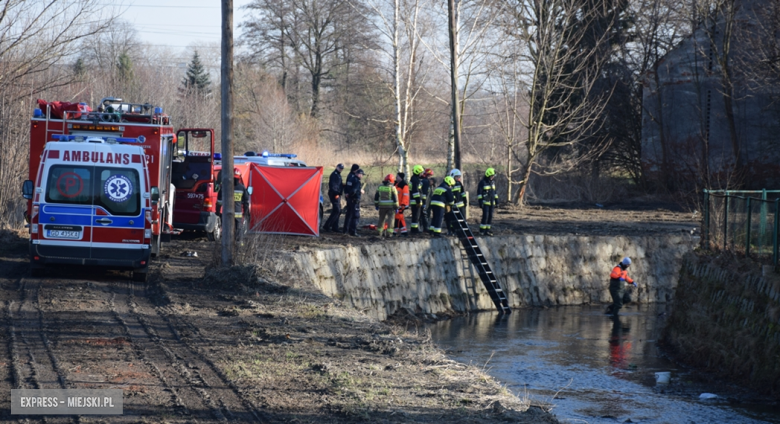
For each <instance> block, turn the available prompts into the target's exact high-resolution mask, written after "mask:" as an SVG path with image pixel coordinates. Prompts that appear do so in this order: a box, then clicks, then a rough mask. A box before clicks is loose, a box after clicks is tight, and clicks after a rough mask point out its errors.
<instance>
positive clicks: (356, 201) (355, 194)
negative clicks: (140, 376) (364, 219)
mask: <svg viewBox="0 0 780 424" xmlns="http://www.w3.org/2000/svg"><path fill="white" fill-rule="evenodd" d="M352 175H353V176H354V177H353V180H352V185H351V186H348V187H347V188H346V189H345V190H344V195H345V196H346V197H347V216H348V217H349V220H347V219H346V218H344V219H345V221H344V229H345V233H347V234H349V235H351V236H353V237H360V236H359V235H358V233H357V228H358V221H360V198H361V196H362V195H363V193H365V192H366V191H365V190H364V188H363V187H364V184H363V182H362V181H361V180H362V178H363V175H365V172H363V170H362V169H359V168H358V170H356V171H355V173H354V174H352Z"/></svg>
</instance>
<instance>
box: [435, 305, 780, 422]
mask: <svg viewBox="0 0 780 424" xmlns="http://www.w3.org/2000/svg"><path fill="white" fill-rule="evenodd" d="M666 307H667V306H666V305H649V306H648V305H645V306H642V307H641V308H637V307H636V306H632V307H630V308H628V310H626V309H623V310H621V315H620V316H618V317H614V318H613V317H609V316H606V315H604V313H603V312H604V311H603V308H601V307H590V306H568V307H559V308H551V309H527V310H516V311H514V312H513V313H512V314H511V315H509V316H500V315H498V314H497V313H482V314H476V315H471V316H468V317H461V318H457V319H454V320H451V321H445V322H441V323H437V324H436V325H434V326H432V327H431V331H432V334H433V337H434V340H436V342H437V343H438V344H439V346H441V347H442V348H444V349H445V350H447V351H449V353H450V354H451V355H452V356H453V357H454V358H455V359H457V360H460V361H462V362H466V363H472V364H474V365H478V366H480V367H484V369H485V370H486V371H488V372H489V373H490V374H492V375H493V376H495V377H496V378H498V379H499V380H500V381H502V382H504V383H507V384H508V385H509V387H510V388H511V389H513V390H514V391H516V392H518V391H519V392H522V391H527V392H528V393H529V394H530V395H531V396H532V397H533V398H536V399H537V400H539V401H550V400H552V398H553V396H556V393H558V395H557V396H556V399H555V400H554V401H553V403H554V404H555V409H554V411H553V412H554V413H555V414H556V415H558V417H559V418H561V419H564V418H565V419H568V420H584V421H586V422H588V423H598V422H613V423H614V422H616V421H615V420H616V419H617V420H618V421H617V422H624V421H625V420H627V419H631V420H632V421H633V422H649V423H686V424H687V423H690V422H719V423H720V422H733V423H752V422H766V421H763V420H769V421H771V422H780V415H779V414H777V413H776V412H770V413H765V412H762V413H760V414H759V413H758V412H755V410H750V409H745V408H741V407H740V408H739V409H734V408H732V405H730V404H729V403H728V402H725V401H721V402H720V403H718V402H715V403H702V402H700V401H699V400H698V396H699V394H700V393H702V392H703V391H708V392H713V393H716V394H717V393H718V389H719V388H712V387H706V386H701V385H698V384H694V383H690V382H689V381H688V380H690V379H691V378H690V375H689V373H688V372H687V371H686V370H683V369H679V368H678V367H676V366H675V365H674V364H672V363H671V362H669V361H668V360H667V359H665V357H664V356H663V354H662V352H661V351H660V350H659V349H658V347H657V344H656V339H657V337H658V335H659V332H660V328H661V325H662V322H663V319H664V317H665V316H666V314H667V310H666ZM657 371H671V372H672V376H673V380H672V385H670V386H656V384H655V378H654V374H655V372H657ZM721 395H722V399H728V395H727V394H726V393H723V391H721ZM751 417H756V418H760V419H762V421H755V420H754V419H753V418H751Z"/></svg>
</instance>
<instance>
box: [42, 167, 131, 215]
mask: <svg viewBox="0 0 780 424" xmlns="http://www.w3.org/2000/svg"><path fill="white" fill-rule="evenodd" d="M46 202H47V203H59V204H71V205H95V206H101V207H103V208H104V209H105V210H106V212H108V213H109V214H111V215H120V216H138V215H139V214H140V213H141V187H140V185H139V178H138V171H136V170H135V169H128V168H113V167H100V166H79V165H75V166H73V165H54V166H52V167H51V169H50V171H49V178H48V181H47V184H46Z"/></svg>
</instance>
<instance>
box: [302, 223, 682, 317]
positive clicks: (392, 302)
mask: <svg viewBox="0 0 780 424" xmlns="http://www.w3.org/2000/svg"><path fill="white" fill-rule="evenodd" d="M478 242H479V245H480V246H481V247H482V249H483V251H484V252H485V256H486V257H487V258H488V260H489V261H490V263H491V265H492V266H493V268H494V272H495V274H496V275H497V277H498V280H499V282H500V283H501V285H502V287H504V288H505V290H506V291H507V293H508V297H509V301H510V304H511V306H512V307H514V308H518V307H527V306H552V305H579V304H586V303H604V302H608V301H610V297H609V290H608V285H609V281H608V280H609V277H608V275H609V272H610V270H611V269H612V267H613V266H615V264H616V263H617V262H618V261H620V259H621V258H622V257H623V256H625V255H628V256H630V257H631V258H632V259H633V260H634V265H633V266H632V267H631V268H630V269H629V275H631V276H632V278H634V279H635V280H637V282H638V283H639V289H638V290H637V293H635V294H634V298H635V299H636V300H638V301H640V302H667V301H669V300H670V299H671V296H672V293H673V290H674V288H675V287H676V286H677V279H678V275H679V270H680V263H681V259H682V257H683V255H684V254H685V253H686V252H689V251H691V250H692V249H693V246H694V245H695V244H696V242H697V240H696V239H692V238H691V237H690V236H686V235H681V236H648V237H576V236H541V235H537V236H533V235H523V236H501V237H492V238H480V239H478ZM290 256H291V257H290V258H289V259H290V260H291V261H292V262H291V263H292V264H294V267H295V268H296V270H297V271H298V272H299V273H300V274H301V275H300V276H301V277H302V278H304V279H306V280H309V281H311V282H313V283H314V284H315V285H317V286H318V287H320V289H322V291H323V292H324V293H325V294H327V295H329V296H331V297H336V298H340V299H343V300H345V301H346V302H348V303H351V304H352V305H353V306H354V307H355V308H358V309H361V310H364V311H365V312H366V313H368V314H369V315H372V316H374V317H376V318H378V319H380V320H383V319H385V318H387V317H388V316H389V315H392V314H393V313H395V312H396V311H398V310H399V309H400V308H408V309H410V310H412V311H413V312H415V313H429V314H439V313H462V312H473V311H480V310H494V308H495V307H494V305H493V302H492V301H491V300H490V296H489V295H488V293H487V291H486V290H485V288H484V287H483V285H482V282H481V281H480V280H479V276H478V275H477V274H476V271H474V270H473V268H472V267H471V266H470V264H469V262H468V258H467V257H466V255H465V252H464V251H462V250H461V247H460V243H459V242H458V241H457V240H455V239H448V238H441V239H427V238H426V239H413V240H411V241H400V240H399V241H388V242H383V243H374V244H370V245H364V246H347V247H336V248H326V249H318V250H310V251H299V252H293V253H290Z"/></svg>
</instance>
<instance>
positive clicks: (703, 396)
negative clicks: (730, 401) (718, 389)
mask: <svg viewBox="0 0 780 424" xmlns="http://www.w3.org/2000/svg"><path fill="white" fill-rule="evenodd" d="M716 397H718V395H716V394H713V393H702V394H700V395H699V399H700V400H710V399H715V398H716Z"/></svg>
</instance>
